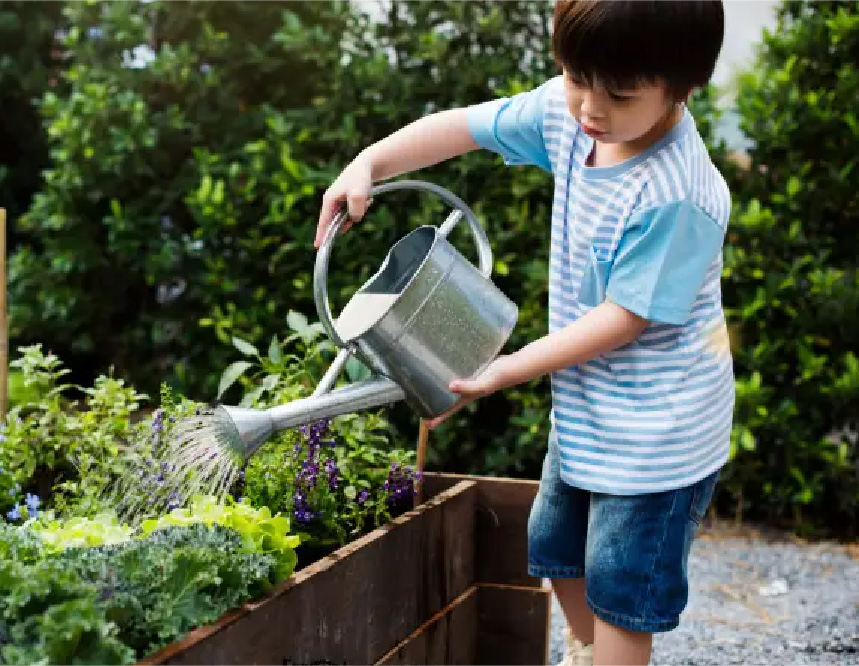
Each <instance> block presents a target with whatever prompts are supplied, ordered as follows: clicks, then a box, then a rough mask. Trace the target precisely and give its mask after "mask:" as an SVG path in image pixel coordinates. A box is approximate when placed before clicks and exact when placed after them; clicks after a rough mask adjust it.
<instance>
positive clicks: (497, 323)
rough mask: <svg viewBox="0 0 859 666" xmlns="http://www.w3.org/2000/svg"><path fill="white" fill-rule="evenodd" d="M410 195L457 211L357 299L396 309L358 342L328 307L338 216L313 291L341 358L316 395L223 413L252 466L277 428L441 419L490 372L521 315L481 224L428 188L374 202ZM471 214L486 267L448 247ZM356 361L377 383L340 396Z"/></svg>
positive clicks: (387, 266) (235, 445)
mask: <svg viewBox="0 0 859 666" xmlns="http://www.w3.org/2000/svg"><path fill="white" fill-rule="evenodd" d="M404 189H417V190H423V191H426V192H430V193H433V194H435V195H437V196H439V197H440V198H441V199H442V200H443V201H445V202H446V203H447V204H448V205H450V206H451V207H452V208H453V209H454V210H453V212H452V213H451V214H450V216H449V217H448V218H447V219H446V220H445V222H444V223H443V224H442V225H441V226H440V227H434V226H422V227H420V228H418V229H415V230H414V231H412V232H410V233H409V234H407V235H406V236H405V237H403V238H402V239H400V240H399V241H398V242H397V243H396V244H395V245H394V246H393V247H392V248H391V249H390V251H389V252H388V254H387V256H386V257H385V260H384V262H383V263H382V266H381V268H380V269H379V270H378V271H377V272H376V274H375V275H374V276H373V277H372V278H371V279H370V280H368V281H367V282H366V283H365V284H364V285H363V286H362V287H361V288H360V289H359V290H358V292H356V294H355V296H353V299H355V298H356V297H357V296H358V295H359V294H378V295H387V296H385V297H384V300H385V301H387V303H386V305H385V307H384V309H382V310H380V311H379V312H376V313H375V314H374V316H373V318H372V321H371V322H370V323H369V326H366V327H365V330H363V332H361V333H360V334H359V335H357V336H356V337H354V338H352V339H348V340H344V339H342V338H341V336H340V333H339V331H338V327H337V325H336V324H335V323H334V321H333V318H332V315H331V310H330V307H329V303H328V288H327V280H328V266H329V259H330V256H331V251H332V247H333V244H334V240H335V238H336V237H337V235H338V233H339V232H340V230H341V228H342V225H343V223H344V222H345V221H346V218H347V215H346V213H345V212H340V213H339V214H338V215H337V216H336V217H335V219H334V221H333V223H332V225H331V227H330V228H329V230H328V233H327V235H326V237H325V240H324V241H323V243H322V246H321V247H320V249H319V251H318V253H317V255H316V265H315V269H314V274H313V288H314V297H315V301H316V309H317V312H318V314H319V319H320V321H321V322H322V325H323V326H324V328H325V331H326V332H327V334H328V336H329V337H330V338H331V340H332V341H333V342H334V343H335V344H336V345H337V346H338V347H340V348H341V351H340V353H339V354H338V356H337V357H336V358H335V360H334V362H333V363H332V364H331V366H330V367H329V369H328V371H327V372H326V373H325V375H324V376H323V377H322V379H321V380H320V382H319V385H318V386H317V387H316V390H315V391H314V393H313V395H312V396H310V397H309V398H303V399H300V400H295V401H293V402H290V403H288V404H285V405H281V406H278V407H273V408H270V409H265V410H256V409H247V408H241V407H226V406H221V407H218V408H217V410H216V416H217V420H218V422H219V425H220V426H221V428H220V430H221V432H222V434H223V437H222V441H223V442H224V443H225V444H226V445H227V447H228V448H229V449H231V451H232V452H233V453H235V454H237V455H238V456H240V457H241V458H244V459H246V458H248V457H250V456H251V455H253V453H254V452H256V450H257V449H258V448H259V447H260V446H261V445H262V444H263V443H264V442H265V440H266V439H268V438H269V437H270V436H271V435H272V434H274V433H275V432H277V431H280V430H283V429H286V428H291V427H295V426H297V425H302V424H305V423H310V422H313V421H317V420H320V419H323V418H331V417H334V416H339V415H341V414H347V413H352V412H356V411H361V410H365V409H371V408H374V407H379V406H381V405H385V404H389V403H393V402H397V401H399V400H406V402H407V403H408V404H409V405H410V406H411V407H412V409H414V410H415V411H416V412H417V413H418V414H420V415H421V416H422V417H424V418H431V417H434V416H438V415H439V414H441V413H443V412H445V411H446V410H447V409H449V408H450V407H452V406H453V405H454V404H455V403H456V401H457V400H458V396H457V395H456V394H454V393H451V392H450V391H449V390H448V385H449V383H450V381H451V380H453V379H455V378H463V377H472V376H474V375H476V374H478V373H480V372H481V371H482V370H483V369H484V368H485V367H486V366H487V365H488V364H489V363H490V362H491V361H492V360H493V359H494V358H495V357H496V356H497V355H498V353H499V352H500V350H501V348H502V346H503V345H504V343H505V342H506V341H507V339H508V338H509V336H510V333H511V332H512V330H513V328H514V326H515V325H516V320H517V318H518V309H517V307H516V305H515V304H514V303H513V302H512V301H511V300H510V299H509V298H507V297H506V296H505V295H504V294H503V293H502V292H501V291H500V290H499V289H498V288H497V287H496V286H495V285H494V284H493V283H492V281H491V280H490V275H491V272H492V250H491V248H490V245H489V241H488V240H487V238H486V234H485V232H484V231H483V228H482V227H481V226H480V223H479V222H478V220H477V217H476V216H475V214H474V212H473V211H472V210H471V208H469V207H468V205H466V204H465V202H463V201H462V200H461V199H460V198H459V197H457V196H456V195H454V194H453V193H451V192H450V191H448V190H446V189H445V188H443V187H439V186H438V185H435V184H433V183H428V182H424V181H417V180H401V181H393V182H389V183H384V184H381V185H378V186H376V187H374V188H373V189H372V195H373V196H377V195H380V194H383V193H385V192H390V191H393V190H404ZM463 217H464V218H465V220H466V222H467V223H468V225H469V228H470V229H471V233H472V236H473V237H474V240H475V241H476V243H477V251H478V262H479V268H476V267H475V266H474V265H473V264H471V262H469V261H468V260H467V259H466V258H465V257H464V256H463V255H462V254H460V253H459V252H458V251H457V250H456V248H455V247H453V245H451V243H450V242H448V240H447V236H448V234H449V233H450V231H451V230H452V229H453V228H454V227H455V226H456V225H457V223H458V222H459V221H460V220H461V219H462V218H463ZM350 303H351V302H350ZM347 307H348V306H347ZM352 355H354V356H356V357H357V358H358V359H360V360H361V361H362V362H363V363H364V364H365V365H366V366H367V367H368V368H370V369H371V370H372V371H373V372H374V373H375V375H376V376H375V377H374V378H371V379H367V380H364V381H361V382H358V383H354V384H351V385H349V386H345V387H343V388H338V389H336V390H334V391H330V390H329V389H330V388H331V387H332V386H333V384H334V382H335V381H336V380H337V377H338V376H339V375H340V372H341V371H342V370H343V368H344V366H345V365H346V362H347V361H348V360H349V357H350V356H352Z"/></svg>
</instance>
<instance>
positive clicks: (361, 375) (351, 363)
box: [346, 356, 373, 382]
mask: <svg viewBox="0 0 859 666" xmlns="http://www.w3.org/2000/svg"><path fill="white" fill-rule="evenodd" d="M372 375H373V372H372V370H370V368H368V367H367V366H366V365H364V364H363V363H362V362H361V361H360V360H358V359H357V358H355V357H354V356H351V357H349V360H348V361H346V376H347V377H348V378H349V381H352V382H360V381H363V380H365V379H369V378H370V377H371V376H372Z"/></svg>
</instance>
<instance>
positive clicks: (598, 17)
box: [552, 0, 725, 100]
mask: <svg viewBox="0 0 859 666" xmlns="http://www.w3.org/2000/svg"><path fill="white" fill-rule="evenodd" d="M724 34H725V13H724V8H723V7H722V2H721V0H673V1H670V0H558V2H557V3H556V4H555V20H554V29H553V32H552V51H553V52H554V55H555V60H556V61H557V63H558V64H559V65H560V66H562V67H563V68H564V69H566V70H567V72H569V74H571V75H572V76H575V77H576V78H578V79H581V80H583V81H585V82H586V83H587V84H588V85H593V82H594V79H596V80H598V81H599V82H600V83H601V84H603V85H605V86H607V87H610V88H613V89H623V88H630V87H633V86H634V85H635V84H637V83H642V82H651V83H652V82H654V81H657V80H660V79H661V80H663V81H665V82H666V83H667V85H668V89H669V92H670V94H671V95H672V96H673V97H674V98H675V99H676V100H681V99H683V98H684V97H686V95H687V94H688V92H689V90H690V89H691V88H694V87H698V86H704V85H706V84H707V82H708V81H709V80H710V77H711V76H712V75H713V68H714V67H715V66H716V59H717V58H718V57H719V51H720V50H721V49H722V40H723V38H724Z"/></svg>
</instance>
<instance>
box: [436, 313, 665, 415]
mask: <svg viewBox="0 0 859 666" xmlns="http://www.w3.org/2000/svg"><path fill="white" fill-rule="evenodd" d="M649 323H650V322H649V321H648V320H647V319H644V318H642V317H639V316H638V315H637V314H635V313H633V312H630V311H629V310H627V309H626V308H623V307H621V306H619V305H616V304H614V303H612V302H610V301H604V302H603V303H602V304H600V305H598V306H597V307H595V308H594V309H593V310H591V311H590V312H588V313H587V314H586V315H584V316H583V317H581V318H580V319H577V320H576V321H574V322H573V323H572V324H570V325H569V326H566V327H565V328H562V329H561V330H559V331H555V332H554V333H549V334H548V335H546V336H544V337H542V338H540V339H538V340H535V341H534V342H531V343H530V344H528V345H526V346H525V347H522V349H520V350H519V351H517V352H514V353H513V354H510V355H509V356H500V357H498V358H497V359H495V361H493V362H492V363H491V364H490V365H489V367H488V368H486V370H484V371H483V372H482V373H481V374H480V375H479V376H477V377H475V378H474V379H466V380H456V381H453V382H451V384H450V390H451V391H453V392H455V393H458V394H459V395H460V396H462V398H461V400H460V401H459V402H457V404H456V405H454V406H453V407H452V408H451V409H450V410H448V411H447V412H445V413H444V414H442V415H441V416H438V417H436V418H434V419H430V420H429V421H428V422H427V423H428V425H429V427H430V428H434V427H435V426H437V425H438V424H439V423H441V422H442V421H444V420H446V419H447V418H448V417H449V416H450V415H451V414H453V413H454V412H456V411H458V410H459V409H461V408H462V407H464V406H465V405H467V404H468V403H469V402H472V401H473V400H476V399H477V398H480V397H482V396H485V395H489V394H490V393H494V392H495V391H500V390H502V389H505V388H508V387H510V386H514V385H516V384H522V383H524V382H527V381H530V380H532V379H536V378H537V377H542V376H543V375H547V374H549V373H551V372H555V371H557V370H562V369H563V368H569V367H570V366H573V365H580V364H582V363H587V362H588V361H590V360H591V359H593V358H596V357H597V356H599V355H601V354H605V353H607V352H610V351H612V350H613V349H617V348H618V347H622V346H623V345H625V344H628V343H630V342H632V341H633V340H635V339H636V338H637V337H638V336H639V335H641V333H642V332H643V331H644V329H645V328H647V326H648V324H649Z"/></svg>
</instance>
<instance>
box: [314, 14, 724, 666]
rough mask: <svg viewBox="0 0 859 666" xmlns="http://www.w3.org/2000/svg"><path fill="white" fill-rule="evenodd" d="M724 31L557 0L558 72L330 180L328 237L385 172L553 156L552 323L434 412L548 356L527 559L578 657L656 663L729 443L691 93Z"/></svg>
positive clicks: (420, 131) (698, 20) (705, 18)
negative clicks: (471, 155)
mask: <svg viewBox="0 0 859 666" xmlns="http://www.w3.org/2000/svg"><path fill="white" fill-rule="evenodd" d="M723 31H724V16H723V8H722V4H721V2H720V1H714V2H713V1H709V0H697V1H693V2H651V1H645V0H638V1H632V2H622V1H619V0H616V1H610V2H600V1H598V0H593V1H592V0H581V1H578V2H558V3H557V4H556V6H555V14H554V30H553V35H552V47H553V52H554V55H555V58H556V60H557V62H558V64H559V65H560V66H561V69H562V72H563V74H562V76H559V77H557V78H554V79H552V80H550V81H548V82H546V83H545V84H543V85H542V86H540V87H539V88H537V89H535V90H533V91H531V92H527V93H522V94H519V95H516V96H514V97H512V98H509V99H499V100H494V101H490V102H486V103H484V104H478V105H476V106H473V107H469V108H466V109H454V110H450V111H445V112H441V113H438V114H434V115H431V116H428V117H425V118H423V119H421V120H418V121H417V122H415V123H412V124H411V125H409V126H407V127H405V128H403V129H401V130H399V131H398V132H396V133H394V134H393V135H391V136H390V137H388V138H386V139H384V140H382V141H380V142H378V143H376V144H374V145H372V146H370V147H369V148H368V149H366V150H365V151H363V152H362V153H361V154H360V155H359V156H358V157H357V158H356V159H355V160H354V161H353V162H352V163H351V164H350V165H349V166H348V167H347V168H346V169H345V170H344V171H343V173H342V174H341V175H340V176H339V177H338V178H337V180H336V181H335V182H334V183H333V184H332V186H331V187H330V188H329V190H328V191H327V192H326V194H325V197H324V198H323V206H322V210H321V212H320V216H319V226H318V229H317V239H316V244H317V247H318V245H319V243H320V242H321V239H322V238H323V237H324V233H325V230H326V229H327V227H328V224H329V223H330V221H331V219H332V217H333V215H334V213H335V211H336V210H337V209H338V208H339V207H340V206H341V205H342V204H344V203H345V204H346V205H347V206H348V211H349V215H350V219H351V220H352V221H355V220H359V219H360V218H361V216H362V215H363V214H364V212H365V209H366V207H367V204H368V194H369V191H370V188H371V185H372V183H373V182H374V181H377V180H383V179H387V178H390V177H392V176H396V175H398V174H401V173H404V172H407V171H412V170H415V169H419V168H422V167H426V166H429V165H431V164H435V163H437V162H440V161H442V160H445V159H449V158H451V157H454V156H456V155H460V154H462V153H465V152H467V151H470V150H473V149H476V148H478V147H482V148H487V149H489V150H492V151H494V152H496V153H499V154H500V155H502V156H503V157H504V159H505V161H506V162H507V163H508V164H531V165H535V166H538V167H541V168H543V169H545V170H547V171H550V172H551V173H552V174H553V175H554V179H555V194H554V206H553V214H552V221H551V223H552V233H551V249H550V275H549V334H548V335H547V336H545V337H543V338H541V339H539V340H536V341H534V342H532V343H530V344H529V345H527V346H526V347H524V348H523V349H521V350H519V351H517V352H515V353H513V354H511V355H509V356H502V357H499V358H498V359H496V360H495V361H494V362H493V363H492V364H491V365H490V366H489V367H488V368H487V369H486V371H484V372H483V373H482V374H481V375H479V376H478V377H475V378H472V379H467V380H460V381H455V382H453V383H452V384H451V390H453V391H456V392H457V393H459V394H460V395H461V396H462V399H461V401H460V402H459V403H458V404H457V406H455V407H454V409H452V410H451V411H450V412H448V413H447V414H445V415H442V416H441V417H439V418H437V419H434V420H433V421H432V422H431V423H430V425H431V426H435V425H437V424H438V423H439V422H441V421H443V420H444V419H445V418H447V416H449V414H450V413H452V412H453V411H455V410H456V409H459V408H461V407H462V406H463V405H465V404H467V403H469V402H471V401H472V400H475V399H477V398H479V397H481V396H484V395H487V394H489V393H492V392H493V391H497V390H500V389H503V388H506V387H508V386H512V385H514V384H517V383H520V382H525V381H529V380H530V379H532V378H534V377H538V376H541V375H543V374H551V378H552V415H551V425H552V428H551V436H550V439H549V449H548V453H547V455H546V458H545V462H544V465H543V474H542V479H541V483H540V491H539V493H538V495H537V498H536V500H535V502H534V506H533V508H532V512H531V517H530V521H529V527H528V542H529V544H528V545H529V572H530V573H531V574H532V575H534V576H540V577H545V578H549V579H551V580H552V585H553V589H554V591H555V593H556V594H557V597H558V599H559V601H560V604H561V606H562V608H563V610H564V614H565V616H566V618H567V620H568V623H569V629H570V631H571V633H572V635H573V636H575V641H572V640H571V641H570V643H571V644H570V648H572V649H570V650H569V651H568V654H567V656H566V658H565V663H570V664H572V663H591V661H590V660H591V659H592V660H593V663H595V664H646V663H648V661H649V660H650V653H651V647H652V634H653V633H654V632H662V631H669V630H671V629H673V628H674V627H676V626H677V624H678V621H679V616H680V613H681V612H682V611H683V609H684V608H685V606H686V602H687V598H688V583H687V578H686V562H687V559H688V555H689V549H690V546H691V543H692V539H693V537H694V534H695V530H696V527H697V525H698V523H699V521H700V520H701V518H702V516H703V515H704V513H705V511H706V509H707V507H708V505H709V503H710V499H711V497H712V493H713V488H714V485H715V483H716V478H717V475H718V470H719V469H720V468H721V467H722V465H723V464H724V463H725V461H726V460H727V457H728V446H729V437H730V431H731V419H732V412H733V403H734V382H733V371H732V362H731V357H730V352H729V349H728V344H727V331H726V327H725V321H724V316H723V313H722V305H721V291H720V284H719V279H720V273H721V249H722V243H723V239H724V235H725V230H726V226H727V223H728V216H729V212H730V195H729V192H728V190H727V187H726V185H725V182H724V180H723V178H722V177H721V175H720V174H719V172H718V171H717V170H716V168H715V167H714V166H713V164H712V163H711V161H710V159H709V156H708V155H707V151H706V148H705V146H704V143H703V142H702V140H701V138H700V136H699V134H698V132H697V129H696V127H695V121H694V119H693V118H692V116H691V115H690V113H689V111H688V109H686V107H685V104H684V102H685V100H686V98H687V97H688V95H689V94H690V92H691V91H692V90H693V89H694V88H695V87H697V86H703V85H705V84H706V83H707V82H708V81H709V79H710V77H711V75H712V72H713V68H714V66H715V62H716V59H717V57H718V54H719V51H720V50H721V45H722V39H723ZM535 223H537V221H535ZM586 646H587V647H586ZM591 646H592V647H591Z"/></svg>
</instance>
